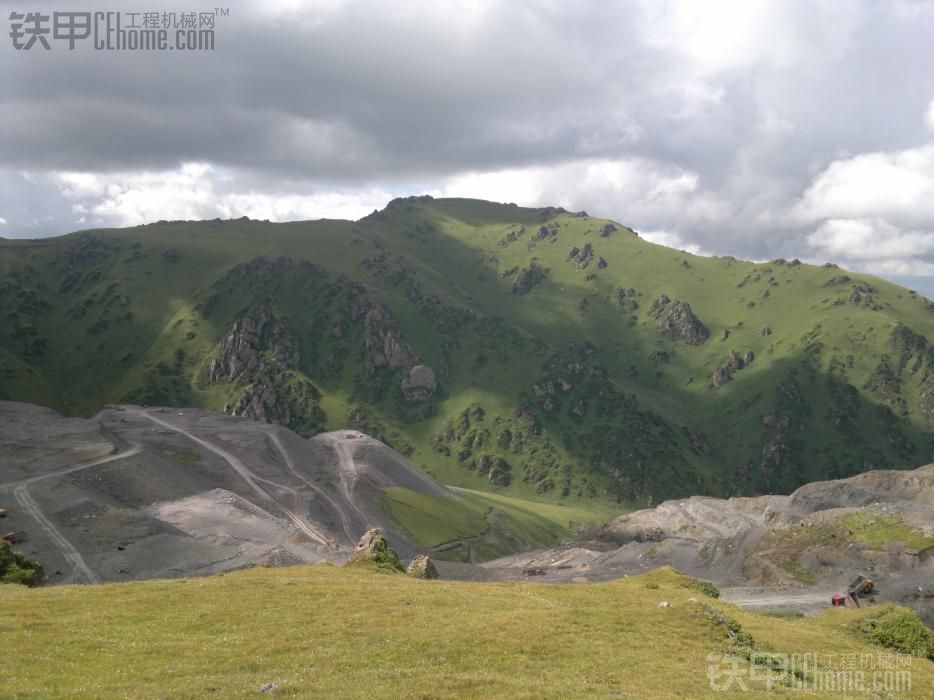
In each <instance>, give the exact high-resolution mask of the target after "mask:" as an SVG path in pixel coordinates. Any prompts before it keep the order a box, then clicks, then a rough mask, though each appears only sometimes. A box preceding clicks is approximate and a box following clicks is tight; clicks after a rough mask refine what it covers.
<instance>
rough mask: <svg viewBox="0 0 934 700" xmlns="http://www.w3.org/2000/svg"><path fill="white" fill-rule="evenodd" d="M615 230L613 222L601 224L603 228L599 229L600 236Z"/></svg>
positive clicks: (606, 235)
mask: <svg viewBox="0 0 934 700" xmlns="http://www.w3.org/2000/svg"><path fill="white" fill-rule="evenodd" d="M614 231H616V225H615V224H613V223H606V224H603V228H601V229H600V237H601V238H607V237H608V236H611V235H612V234H613V232H614Z"/></svg>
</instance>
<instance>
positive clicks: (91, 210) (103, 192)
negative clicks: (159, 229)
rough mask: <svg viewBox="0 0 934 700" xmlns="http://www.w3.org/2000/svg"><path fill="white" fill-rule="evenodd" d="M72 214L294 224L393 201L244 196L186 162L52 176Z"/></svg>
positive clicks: (372, 194) (93, 218)
mask: <svg viewBox="0 0 934 700" xmlns="http://www.w3.org/2000/svg"><path fill="white" fill-rule="evenodd" d="M50 178H51V180H52V182H53V183H55V184H56V185H57V186H58V187H59V189H60V191H61V192H62V194H63V195H65V196H66V197H67V198H68V199H70V200H72V202H73V204H72V212H73V213H74V214H75V215H77V216H79V217H80V218H81V219H82V220H84V221H87V222H88V223H90V224H94V225H103V226H136V225H139V224H144V223H150V222H152V221H158V220H160V219H169V220H172V219H211V218H215V217H220V218H224V219H228V218H238V217H241V216H249V217H250V218H253V219H271V220H274V221H295V220H306V219H319V218H340V219H358V218H360V217H361V216H364V215H366V214H368V213H370V212H371V211H372V210H373V209H376V208H380V207H382V206H384V205H385V204H386V202H387V200H389V199H390V198H391V195H390V194H388V193H387V192H385V191H383V190H379V189H361V190H356V191H352V192H346V193H345V192H339V191H331V192H316V193H311V194H307V195H304V194H295V193H291V192H276V191H273V192H258V191H255V190H253V189H247V190H245V191H241V190H239V189H238V187H237V179H236V177H235V176H234V175H232V174H230V173H227V172H225V171H224V170H222V169H219V168H216V167H215V166H212V165H210V164H207V163H185V164H183V165H181V166H180V167H179V168H178V169H176V170H168V171H156V172H141V173H109V174H94V173H80V172H61V173H53V174H52V175H51V176H50Z"/></svg>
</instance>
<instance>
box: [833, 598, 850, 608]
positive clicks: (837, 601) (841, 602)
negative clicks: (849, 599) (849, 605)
mask: <svg viewBox="0 0 934 700" xmlns="http://www.w3.org/2000/svg"><path fill="white" fill-rule="evenodd" d="M830 604H831V605H832V606H834V607H835V608H839V607H845V606H846V596H845V595H835V596H834V597H833V598H831V599H830Z"/></svg>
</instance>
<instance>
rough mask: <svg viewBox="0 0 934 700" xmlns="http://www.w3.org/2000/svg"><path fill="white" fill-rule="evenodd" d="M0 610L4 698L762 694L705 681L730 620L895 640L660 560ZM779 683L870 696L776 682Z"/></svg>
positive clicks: (837, 614)
mask: <svg viewBox="0 0 934 700" xmlns="http://www.w3.org/2000/svg"><path fill="white" fill-rule="evenodd" d="M691 599H694V600H691ZM661 601H668V602H669V603H670V605H671V607H669V608H660V607H659V603H660V602H661ZM705 604H707V605H710V606H711V609H713V610H716V611H722V614H723V615H724V617H725V618H726V619H728V620H729V622H728V624H727V625H724V624H716V623H715V622H714V620H713V619H712V617H711V614H710V613H709V612H708V611H707V610H705V608H704V607H703V606H704V605H705ZM0 608H2V610H3V616H2V618H0V648H2V649H3V654H2V655H0V697H4V698H7V697H9V698H102V697H107V698H110V697H133V698H192V697H222V698H239V697H263V694H262V693H261V688H262V687H263V686H266V684H272V685H271V686H266V687H267V689H270V695H271V696H272V697H333V698H396V697H424V698H428V697H451V696H458V697H474V698H492V697H509V698H546V697H553V698H559V697H575V698H576V697H624V698H672V697H682V698H700V697H725V698H731V697H747V698H748V697H761V696H762V695H763V691H764V686H763V684H762V683H761V682H759V683H758V684H757V683H754V682H752V681H751V680H750V679H749V677H748V676H746V678H745V682H746V684H747V687H748V688H750V692H746V693H743V692H737V691H738V687H736V686H734V687H733V688H732V689H731V690H729V691H726V692H714V691H712V690H711V687H710V681H709V680H708V675H707V674H708V663H709V661H708V655H709V654H715V655H721V654H723V653H725V652H727V651H730V652H731V653H732V652H735V651H736V647H735V645H734V644H733V643H732V642H731V641H730V639H729V636H728V634H727V631H726V627H727V626H729V625H735V624H736V623H739V624H740V625H741V626H742V632H743V635H745V636H742V639H743V640H744V642H751V643H753V644H755V646H756V648H757V649H759V650H767V651H771V652H774V653H783V654H791V653H796V654H805V653H807V654H818V655H819V656H818V659H819V663H820V670H822V671H826V670H828V669H829V668H831V667H834V666H835V665H837V663H838V662H837V661H834V659H837V658H839V659H843V658H844V657H845V655H855V656H853V658H861V657H863V656H865V655H872V656H873V657H875V656H877V655H879V654H882V655H884V656H888V652H887V651H886V650H884V649H882V648H880V647H876V646H871V645H870V644H869V643H868V642H867V641H866V640H865V638H864V637H863V636H861V635H860V634H859V633H858V632H857V631H856V630H855V629H854V627H855V624H856V623H857V622H858V621H859V620H860V618H861V617H863V616H865V615H867V614H870V611H867V610H860V611H845V610H828V611H827V612H826V613H824V614H822V615H819V616H818V617H816V618H806V619H796V620H779V619H775V618H770V617H765V616H759V615H754V614H750V613H745V612H742V611H740V610H738V609H735V608H733V607H732V606H730V605H728V604H724V603H721V602H719V601H715V600H713V599H711V598H705V597H703V596H701V595H700V594H699V593H698V592H697V591H696V590H694V588H693V586H692V582H691V580H690V579H687V578H686V577H684V576H682V575H680V574H678V573H677V572H674V571H672V570H670V569H663V570H658V571H656V572H653V573H651V574H648V575H646V576H640V577H633V578H629V579H624V580H620V581H616V582H613V583H605V584H582V585H565V586H554V585H542V584H529V583H501V584H471V583H457V582H444V581H419V580H413V579H409V578H407V577H405V576H402V575H390V574H378V573H371V572H366V571H359V570H347V569H338V568H335V567H332V566H327V565H318V566H306V567H296V568H284V569H267V568H256V569H251V570H246V571H242V572H237V573H232V574H227V575H224V576H213V577H208V578H200V579H189V580H185V579H182V580H176V581H149V582H138V583H129V584H107V585H102V586H84V587H75V586H61V587H53V588H45V589H25V588H21V587H16V586H4V587H0ZM734 629H735V627H734ZM825 655H826V658H825ZM846 658H849V656H846ZM738 663H740V664H742V663H745V662H738ZM841 663H842V662H841ZM910 663H911V666H910V674H911V689H910V691H909V692H905V693H901V694H890V695H886V694H877V695H873V696H872V697H880V698H882V697H917V698H923V697H931V694H932V693H934V664H932V663H931V662H929V661H926V660H924V659H921V658H912V659H911V662H910ZM740 667H741V666H740ZM812 677H813V676H808V675H807V674H805V675H804V676H803V680H807V679H808V678H812ZM718 682H720V681H718ZM757 691H758V692H757ZM773 696H774V697H815V696H817V697H863V695H862V694H854V695H849V696H845V695H841V694H840V693H839V692H833V693H829V692H828V693H824V694H821V693H812V692H808V691H803V690H796V689H792V688H790V687H788V686H783V685H781V684H780V683H779V684H777V685H776V687H775V688H774V689H773V690H772V692H771V693H769V697H773ZM867 697H868V696H867Z"/></svg>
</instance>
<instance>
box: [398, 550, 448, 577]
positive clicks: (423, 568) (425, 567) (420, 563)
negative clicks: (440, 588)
mask: <svg viewBox="0 0 934 700" xmlns="http://www.w3.org/2000/svg"><path fill="white" fill-rule="evenodd" d="M405 573H407V574H408V575H409V576H411V577H412V578H420V579H425V580H433V579H437V578H441V577H440V575H439V574H438V569H437V568H436V567H435V563H434V562H433V561H432V560H431V558H430V557H429V556H428V555H427V554H419V555H418V556H417V557H415V558H414V559H413V560H412V561H411V562H409V565H408V567H406V570H405Z"/></svg>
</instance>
